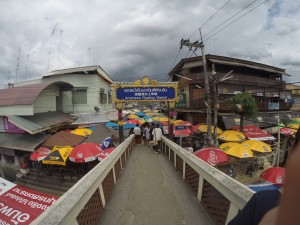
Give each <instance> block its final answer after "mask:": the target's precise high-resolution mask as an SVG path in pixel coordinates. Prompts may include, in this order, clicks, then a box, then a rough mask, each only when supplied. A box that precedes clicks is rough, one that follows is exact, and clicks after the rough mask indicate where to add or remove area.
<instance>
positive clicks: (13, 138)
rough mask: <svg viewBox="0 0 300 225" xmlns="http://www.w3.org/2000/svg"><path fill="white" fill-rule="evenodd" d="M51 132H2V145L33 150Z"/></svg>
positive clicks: (0, 136)
mask: <svg viewBox="0 0 300 225" xmlns="http://www.w3.org/2000/svg"><path fill="white" fill-rule="evenodd" d="M49 136H50V134H35V135H31V134H7V133H0V147H3V148H9V149H16V150H23V151H28V152H33V151H34V149H35V148H37V147H38V146H39V145H40V144H41V143H42V142H43V141H44V140H45V139H46V138H48V137H49Z"/></svg>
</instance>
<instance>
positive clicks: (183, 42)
mask: <svg viewBox="0 0 300 225" xmlns="http://www.w3.org/2000/svg"><path fill="white" fill-rule="evenodd" d="M200 35H201V42H200V43H199V42H198V41H196V42H194V43H191V42H190V41H189V39H188V40H183V39H181V43H180V44H181V47H180V48H182V46H183V45H184V46H187V47H190V49H192V48H195V50H194V51H196V50H197V48H200V49H201V52H202V64H203V72H204V78H205V100H206V103H207V109H206V112H207V113H206V118H207V120H206V121H207V122H206V124H207V144H208V147H210V146H211V145H212V141H213V140H212V136H211V96H210V85H209V74H208V73H207V67H206V58H205V52H204V44H203V39H202V34H201V30H200Z"/></svg>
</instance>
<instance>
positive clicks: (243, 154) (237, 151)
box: [224, 143, 253, 159]
mask: <svg viewBox="0 0 300 225" xmlns="http://www.w3.org/2000/svg"><path fill="white" fill-rule="evenodd" d="M224 152H225V153H226V154H227V155H231V156H234V157H237V158H240V159H244V158H251V157H253V152H252V151H251V150H250V149H247V148H246V147H245V146H243V145H242V144H240V143H236V144H235V145H232V146H231V147H230V148H229V149H227V150H225V151H224Z"/></svg>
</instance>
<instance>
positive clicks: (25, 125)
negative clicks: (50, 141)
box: [7, 112, 77, 134]
mask: <svg viewBox="0 0 300 225" xmlns="http://www.w3.org/2000/svg"><path fill="white" fill-rule="evenodd" d="M7 117H8V121H9V122H11V123H13V124H14V125H16V126H17V127H19V128H21V129H23V130H25V131H27V132H28V133H30V134H36V133H40V132H42V131H45V130H49V129H52V128H54V127H57V126H61V125H65V124H69V123H71V122H72V121H74V120H75V119H76V118H77V117H76V116H72V115H70V114H66V113H60V112H46V113H37V114H35V115H33V116H7Z"/></svg>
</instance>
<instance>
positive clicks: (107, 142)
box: [101, 137, 112, 150]
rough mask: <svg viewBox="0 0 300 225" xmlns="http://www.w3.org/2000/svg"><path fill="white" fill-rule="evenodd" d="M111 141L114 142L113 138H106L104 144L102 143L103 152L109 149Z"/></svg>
mask: <svg viewBox="0 0 300 225" xmlns="http://www.w3.org/2000/svg"><path fill="white" fill-rule="evenodd" d="M111 141H112V138H111V137H107V138H105V139H104V140H103V142H102V147H101V148H102V150H104V149H107V148H108V147H109V145H110V143H111Z"/></svg>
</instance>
